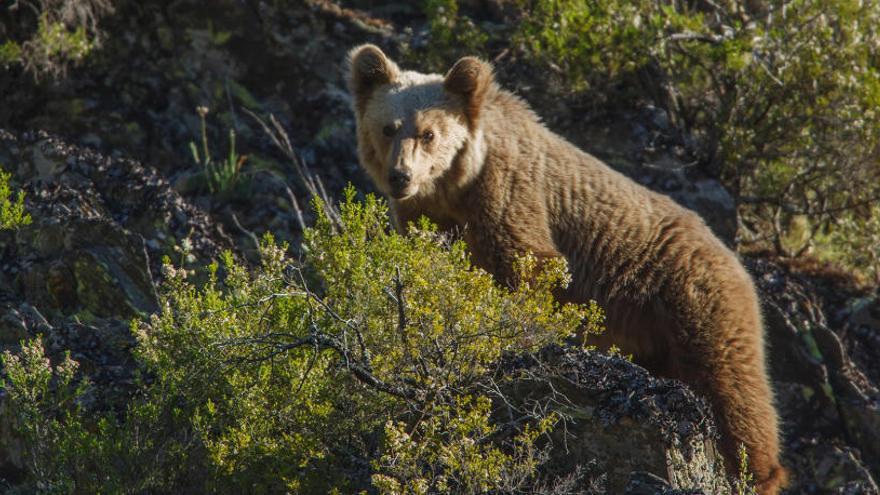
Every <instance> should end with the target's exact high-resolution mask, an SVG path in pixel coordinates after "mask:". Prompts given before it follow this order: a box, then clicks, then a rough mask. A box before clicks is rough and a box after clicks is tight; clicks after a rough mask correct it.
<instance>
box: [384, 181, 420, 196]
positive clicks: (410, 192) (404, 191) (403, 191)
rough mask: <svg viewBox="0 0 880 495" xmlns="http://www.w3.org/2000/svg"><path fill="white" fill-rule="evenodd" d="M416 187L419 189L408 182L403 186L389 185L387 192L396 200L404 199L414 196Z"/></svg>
mask: <svg viewBox="0 0 880 495" xmlns="http://www.w3.org/2000/svg"><path fill="white" fill-rule="evenodd" d="M418 189H419V188H418V186H416V185H415V184H412V183H410V184H407V185H406V186H404V187H391V188H390V193H389V194H390V195H391V197H392V198H394V199H397V200H400V199H406V198H409V197H412V196H414V195H415V194H416V192H418Z"/></svg>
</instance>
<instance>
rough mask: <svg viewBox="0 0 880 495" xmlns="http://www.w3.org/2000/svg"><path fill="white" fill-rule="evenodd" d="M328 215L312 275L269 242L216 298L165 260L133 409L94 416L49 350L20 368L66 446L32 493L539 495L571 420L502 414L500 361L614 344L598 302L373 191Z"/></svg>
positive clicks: (27, 355)
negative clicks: (550, 446) (534, 490)
mask: <svg viewBox="0 0 880 495" xmlns="http://www.w3.org/2000/svg"><path fill="white" fill-rule="evenodd" d="M316 209H317V212H318V221H317V223H316V225H315V226H314V227H313V228H311V229H309V230H307V232H306V233H305V241H304V245H303V252H304V254H303V258H302V260H301V261H298V262H295V261H294V260H292V259H291V258H289V257H288V255H287V254H286V252H287V251H286V249H285V247H284V246H278V245H276V244H275V242H274V241H273V240H272V238H271V236H269V237H266V238H265V240H264V242H263V244H262V247H261V260H262V261H261V264H260V266H259V267H257V268H255V269H253V270H248V269H247V268H246V267H245V266H243V265H242V264H240V263H238V262H237V261H236V260H235V258H234V256H233V255H232V254H231V253H226V254H225V255H224V256H223V257H222V259H220V260H218V262H217V263H214V264H212V265H210V266H209V267H208V268H207V279H208V282H207V284H204V285H202V286H197V285H195V284H194V283H193V282H191V281H190V279H191V277H192V274H191V273H189V272H187V271H185V270H182V269H178V268H175V267H174V266H172V265H171V264H170V263H166V265H165V268H164V278H165V283H164V284H163V289H162V294H161V300H162V301H161V302H162V310H161V311H160V312H159V313H158V314H155V315H153V316H152V317H150V318H149V319H148V320H145V321H141V322H134V323H133V330H134V331H135V333H136V335H137V337H138V345H137V347H136V350H135V353H136V356H137V358H138V361H139V363H140V364H141V367H142V375H141V379H140V380H139V384H140V385H139V388H138V392H137V393H136V394H134V396H133V397H132V398H131V400H130V402H129V403H128V405H126V406H125V407H122V408H121V410H122V411H123V412H122V413H120V414H113V413H111V412H107V413H101V412H100V411H93V410H89V409H88V407H86V406H85V405H84V404H81V402H82V401H81V400H79V398H81V397H83V396H84V393H83V390H86V389H87V387H88V383H87V382H83V381H79V382H77V381H76V380H74V378H73V377H74V373H73V372H72V371H71V370H72V369H73V365H72V364H71V365H65V366H62V367H60V368H56V369H54V370H53V368H52V367H51V366H49V365H48V360H46V358H45V355H44V354H43V353H42V351H41V348H40V347H39V342H38V341H36V342H31V343H27V344H25V346H24V347H23V351H22V353H21V354H18V355H15V354H8V355H7V357H6V363H7V364H6V368H7V370H8V371H7V373H8V375H9V379H8V381H7V383H6V388H7V390H8V391H9V392H8V393H9V394H10V397H13V400H12V401H11V402H10V403H9V404H10V407H9V409H8V411H9V414H11V415H13V416H14V417H16V418H17V423H16V424H17V425H18V426H17V430H16V431H18V432H20V433H22V432H23V433H26V434H30V433H28V432H33V431H40V432H44V433H43V434H44V435H46V433H45V432H47V431H48V432H51V435H49V436H48V439H47V440H42V441H40V442H28V443H27V445H34V446H38V445H48V446H47V447H46V448H40V449H39V450H38V451H36V450H35V453H36V454H39V455H33V456H32V457H33V459H34V461H33V462H32V463H31V464H29V465H28V466H27V476H28V480H29V482H30V483H31V486H40V483H42V481H40V480H43V479H57V480H58V482H57V483H56V482H53V483H54V484H53V486H58V487H59V489H58V491H59V492H61V493H73V492H82V490H83V489H86V490H87V491H89V492H95V493H97V492H101V493H116V492H118V491H120V490H121V491H125V489H119V488H118V487H120V486H128V487H136V488H137V490H140V491H153V492H156V491H159V492H180V491H198V492H211V493H239V492H241V491H247V492H248V493H278V492H291V493H316V492H327V491H331V490H337V491H339V492H346V493H348V492H353V491H357V490H360V489H365V488H368V487H370V486H371V485H372V486H373V488H375V489H376V490H378V491H379V492H381V493H426V492H431V493H485V492H503V491H505V490H508V491H510V490H511V489H513V488H512V487H515V488H516V489H517V490H519V492H522V490H526V491H527V487H528V486H530V485H529V484H530V483H537V482H538V479H537V478H538V475H537V471H536V467H537V466H538V465H540V463H541V462H542V461H543V460H544V459H545V458H546V456H545V454H544V453H545V451H544V447H542V446H539V445H538V441H539V438H540V437H541V435H543V434H544V433H546V432H548V431H549V430H550V429H551V428H552V427H553V426H554V424H555V423H556V422H557V421H559V420H560V418H559V417H558V416H557V415H556V414H553V413H549V412H542V411H545V409H544V408H535V410H530V411H521V414H520V415H519V417H518V418H517V419H516V421H513V422H511V423H510V424H507V423H506V422H505V421H510V420H509V419H506V420H499V419H496V418H495V417H494V416H493V415H492V409H493V406H492V404H493V400H496V401H497V400H501V399H503V397H502V396H499V394H500V393H501V392H499V390H502V389H503V387H498V383H496V382H494V381H491V380H498V378H497V376H498V374H497V373H494V371H495V368H494V367H495V366H496V365H497V364H496V363H498V362H499V359H500V357H501V356H502V354H503V353H508V352H511V353H528V352H533V351H537V350H538V349H540V348H541V347H543V346H545V345H548V344H554V343H561V342H562V341H563V340H564V339H566V338H568V337H571V336H572V335H574V334H575V333H576V332H578V331H579V330H581V329H582V328H584V324H583V322H585V321H586V322H591V323H590V324H588V325H587V330H586V331H587V332H590V331H598V325H599V324H601V313H600V312H599V311H598V309H597V308H595V307H594V308H593V309H591V308H590V307H585V306H576V305H560V304H559V303H557V302H556V301H555V300H554V298H553V296H552V293H553V290H554V289H556V288H558V287H559V286H560V284H562V285H564V284H565V283H567V281H568V280H569V276H568V274H567V272H566V270H565V264H564V263H563V262H561V261H552V262H548V263H543V264H539V263H537V261H536V259H535V258H534V257H531V256H525V257H523V258H522V259H521V261H520V263H519V273H520V275H521V278H520V282H519V283H518V284H517V286H516V287H515V288H513V289H510V288H506V287H501V286H499V285H497V284H496V283H495V282H494V281H493V279H492V277H491V276H490V275H489V274H488V273H486V272H484V271H482V270H479V269H477V268H474V267H473V266H471V265H470V262H469V259H468V255H467V251H466V249H465V246H464V244H462V243H461V242H457V241H450V240H447V239H446V238H444V236H442V235H441V234H440V233H438V232H437V231H436V230H435V228H434V227H432V226H431V225H430V224H428V223H427V222H422V223H420V224H419V225H414V226H413V229H414V233H413V234H412V235H410V236H406V237H404V236H401V235H399V234H397V233H396V232H394V231H393V230H391V229H390V228H389V225H388V219H387V209H386V206H385V205H384V203H382V202H381V201H380V200H378V199H375V198H373V197H371V196H370V197H367V198H366V199H365V200H364V201H362V202H361V201H356V200H355V199H354V191H353V190H352V189H349V190H348V191H347V195H346V199H345V201H344V202H342V204H341V205H340V208H339V210H338V217H335V216H334V217H331V216H330V215H328V214H327V212H326V208H325V206H324V205H323V203H322V202H321V201H316ZM333 218H338V221H337V220H333ZM20 356H24V357H20ZM65 363H67V361H65ZM34 377H36V378H34ZM492 377H495V378H492ZM34 380H37V381H38V382H39V383H38V386H35V385H34V384H33V381H34ZM34 389H37V390H39V391H41V392H39V393H36V394H35V393H31V392H29V391H30V390H34ZM50 391H51V393H50ZM53 394H54V395H53ZM59 394H60V395H59ZM57 397H62V398H61V399H58V398H57ZM68 397H69V398H70V399H68ZM499 421H501V422H499ZM45 424H49V425H51V428H50V429H47V428H45V427H43V425H45ZM502 432H503V434H502ZM84 445H87V446H88V448H86V447H84ZM122 446H137V448H127V449H124V448H120V447H122ZM416 453H423V454H424V455H421V454H419V455H416ZM47 472H50V473H59V474H58V475H55V476H54V477H46V476H45V475H44V474H43V473H47Z"/></svg>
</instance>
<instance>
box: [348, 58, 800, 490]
mask: <svg viewBox="0 0 880 495" xmlns="http://www.w3.org/2000/svg"><path fill="white" fill-rule="evenodd" d="M349 64H350V66H349V69H350V72H349V80H348V83H349V86H350V90H351V93H352V99H353V105H354V111H355V116H356V123H357V144H358V152H359V158H360V162H361V165H362V166H363V167H364V169H365V170H366V171H367V173H368V174H369V175H370V177H371V178H372V180H373V181H374V182H375V184H376V186H377V187H378V188H379V189H380V190H381V191H382V192H383V193H384V194H386V195H387V196H388V198H389V203H390V207H391V211H392V214H393V217H394V222H395V225H396V227H397V228H398V229H399V230H401V231H403V230H404V229H405V228H406V226H407V225H408V223H409V222H411V221H413V220H416V219H417V218H418V217H420V216H422V215H425V216H427V217H428V218H430V219H431V220H432V221H434V222H435V223H437V224H438V225H439V227H440V228H443V229H458V230H459V231H460V232H461V233H462V235H463V236H464V239H465V241H466V242H467V244H468V246H469V247H470V249H471V252H472V259H473V261H474V263H475V264H476V265H477V266H480V267H482V268H484V269H486V270H487V271H489V272H490V273H492V274H493V275H494V276H495V277H496V278H497V279H498V280H499V281H502V282H509V281H511V279H512V276H513V273H512V264H513V261H514V260H515V258H516V257H517V256H518V255H521V254H522V253H524V252H527V251H530V252H532V253H534V254H535V255H536V256H539V257H553V256H564V257H565V258H566V259H567V261H568V264H569V267H570V270H571V272H572V279H573V281H572V283H571V285H570V286H569V288H568V289H567V290H566V292H565V294H563V295H561V297H562V298H564V299H566V300H569V301H576V302H586V301H588V300H590V299H595V300H597V301H598V302H599V303H600V304H601V305H602V306H603V307H604V308H605V311H606V313H607V321H606V326H607V329H608V330H607V331H606V332H605V334H603V335H602V336H601V337H599V339H598V341H599V342H598V345H600V346H608V345H610V344H615V345H617V346H618V347H619V348H621V349H622V350H623V351H624V352H626V353H631V354H633V356H634V357H635V360H636V361H637V362H638V363H640V364H642V365H643V366H645V367H647V368H648V369H650V370H651V371H653V372H655V373H657V374H660V375H663V376H667V377H672V378H678V379H681V380H682V381H684V382H686V383H688V384H689V385H691V386H692V387H694V388H695V389H696V390H698V391H700V392H701V393H703V394H705V395H706V396H708V397H709V399H710V401H711V404H712V406H713V409H714V411H715V414H716V417H717V420H718V423H719V426H720V430H721V443H720V446H721V449H722V453H723V455H724V458H725V461H726V463H727V464H728V467H733V466H735V465H736V464H737V450H738V446H739V445H740V444H744V445H745V447H746V450H747V452H748V455H749V462H750V466H751V469H752V471H753V473H754V476H755V479H756V481H757V483H758V491H759V492H760V493H761V494H762V495H770V494H775V493H777V492H778V491H779V490H780V488H781V487H782V486H783V485H784V484H785V480H786V471H785V469H783V467H782V466H781V465H780V462H779V439H778V427H777V415H776V411H775V409H774V406H773V394H772V392H771V388H770V383H769V380H768V376H767V370H766V367H765V358H764V335H763V327H762V321H761V313H760V309H759V305H758V298H757V295H756V292H755V288H754V285H753V283H752V280H751V278H750V276H749V275H748V273H746V271H745V269H743V267H742V265H741V264H740V262H739V261H738V259H737V257H736V255H735V254H734V253H732V252H731V251H730V250H729V249H728V248H727V247H726V246H725V245H724V244H723V243H722V242H721V241H719V240H718V239H717V238H716V237H715V236H714V235H713V234H712V232H710V230H709V229H708V228H707V226H706V225H705V223H704V222H703V221H702V220H701V219H700V218H699V217H698V216H697V215H695V214H694V213H692V212H691V211H689V210H687V209H685V208H683V207H681V206H679V205H678V204H676V203H675V202H674V201H672V200H671V199H669V198H667V197H665V196H663V195H660V194H657V193H654V192H652V191H650V190H648V189H646V188H645V187H642V186H641V185H639V184H637V183H635V182H633V181H632V180H630V179H629V178H627V177H625V176H624V175H622V174H620V173H618V172H616V171H614V170H612V169H611V168H609V167H608V166H607V165H605V164H604V163H602V162H600V161H599V160H598V159H596V158H594V157H593V156H591V155H589V154H587V153H585V152H583V151H581V150H579V149H578V148H576V147H575V146H574V145H572V144H570V143H569V142H567V141H566V140H565V139H563V138H561V137H559V136H558V135H556V134H554V133H553V132H551V131H550V130H549V129H547V127H545V126H544V125H543V124H542V123H541V122H540V120H539V118H538V116H537V115H536V114H535V113H534V112H533V111H532V110H531V109H530V108H529V107H528V105H527V104H526V103H524V102H523V101H522V100H520V99H519V98H518V97H516V96H515V95H513V94H511V93H509V92H507V91H505V90H503V89H501V88H500V87H499V86H498V85H497V84H496V83H495V81H494V78H493V75H492V68H491V66H490V65H489V64H487V63H486V62H483V61H481V60H479V59H477V58H473V57H465V58H462V59H461V60H459V61H458V62H457V63H456V64H455V65H454V66H453V67H452V69H450V70H449V72H448V73H447V74H446V75H445V76H442V75H438V74H421V73H417V72H412V71H402V70H400V69H399V68H398V66H397V65H396V64H395V63H394V62H393V61H391V60H390V59H388V58H387V57H386V56H385V54H384V53H382V51H381V50H380V49H379V48H378V47H376V46H373V45H364V46H360V47H357V48H355V49H353V50H352V51H351V52H350V53H349Z"/></svg>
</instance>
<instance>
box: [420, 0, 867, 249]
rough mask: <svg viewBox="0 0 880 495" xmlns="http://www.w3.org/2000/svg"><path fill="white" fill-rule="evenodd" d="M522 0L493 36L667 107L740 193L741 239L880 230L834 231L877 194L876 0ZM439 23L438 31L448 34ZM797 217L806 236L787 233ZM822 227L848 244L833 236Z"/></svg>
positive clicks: (607, 89)
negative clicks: (509, 22) (804, 226)
mask: <svg viewBox="0 0 880 495" xmlns="http://www.w3.org/2000/svg"><path fill="white" fill-rule="evenodd" d="M452 3H455V2H452ZM515 5H516V6H517V7H518V8H519V11H518V14H517V15H516V16H513V18H514V20H513V25H512V26H511V27H510V28H509V29H508V30H507V31H504V32H502V33H500V36H498V37H497V39H495V40H494V41H496V42H498V43H500V44H501V46H504V44H505V43H507V44H511V42H508V41H505V40H506V39H510V40H512V44H513V48H519V49H521V51H522V52H523V53H524V55H525V56H526V59H527V60H529V61H530V63H533V64H535V65H537V66H539V67H546V68H548V69H555V70H554V71H553V72H558V73H561V76H562V78H563V79H564V80H565V81H566V83H567V84H566V85H567V89H568V90H573V91H587V92H588V93H589V94H590V97H591V98H592V99H593V100H595V101H615V98H617V99H618V101H620V100H619V98H620V97H621V96H623V97H624V98H625V100H624V101H627V102H631V101H633V99H637V98H640V99H643V100H645V99H646V100H648V101H650V102H652V103H654V104H655V105H657V106H659V107H661V108H663V109H665V110H666V112H667V114H668V116H669V117H670V119H669V120H670V122H671V125H672V127H673V129H674V130H675V131H676V133H677V134H678V135H679V137H680V139H681V141H682V142H684V143H685V144H686V145H687V148H688V150H689V152H690V153H691V154H692V155H693V156H694V158H695V159H696V162H697V163H698V164H699V165H700V166H702V167H703V168H704V169H705V170H706V171H708V172H709V173H710V174H712V175H716V176H718V177H720V178H721V179H722V181H723V182H724V183H725V185H726V186H727V187H728V189H730V190H731V192H732V193H733V194H734V196H735V198H736V199H737V201H738V204H739V214H740V217H741V220H742V221H741V222H740V223H741V225H742V226H743V229H742V232H741V234H742V238H743V240H744V241H747V242H749V243H751V244H753V245H756V247H769V248H772V249H775V250H776V251H777V252H779V253H780V254H784V255H793V254H798V253H800V252H803V251H805V250H808V249H815V250H817V251H818V252H819V253H820V254H821V253H822V252H836V251H843V252H854V251H858V250H859V246H864V245H865V244H866V243H870V238H871V237H873V236H876V235H877V231H876V227H871V225H875V224H876V222H873V223H871V222H868V224H866V226H865V227H866V228H868V229H874V230H868V231H853V230H849V231H848V235H846V236H843V235H834V234H831V233H832V232H834V231H835V230H837V229H839V228H840V227H839V225H840V224H841V223H846V222H851V221H855V222H856V223H858V222H859V221H858V220H856V219H854V217H853V215H855V216H856V217H859V218H864V217H865V215H864V212H863V210H864V208H865V207H866V206H869V205H870V204H872V203H875V204H876V202H878V201H880V28H878V26H880V4H877V3H876V2H860V1H858V0H833V1H831V2H826V1H822V0H797V1H785V2H781V1H760V2H746V3H743V2H734V1H720V2H683V1H678V0H664V1H661V2H655V1H648V0H638V1H634V2H633V1H608V2H604V1H603V2H600V1H596V0H575V1H560V0H518V1H517V2H515ZM444 9H445V10H446V11H450V12H457V10H456V8H455V7H453V6H445V7H444ZM461 17H463V16H462V15H461V14H458V15H457V18H459V19H460V18H461ZM461 22H464V21H461V20H459V21H457V23H461ZM435 25H436V22H435V21H433V20H432V21H431V27H432V28H433V29H434V30H435V31H436V32H437V33H438V34H437V35H436V37H437V38H439V39H444V38H446V37H448V32H447V30H446V28H443V27H442V26H441V27H440V28H437V27H436V26H435ZM486 33H489V31H486ZM440 46H441V48H442V47H443V46H445V45H444V44H443V43H440ZM441 51H442V50H441ZM450 62H451V61H449V60H448V61H447V63H450ZM621 87H623V88H626V90H625V91H624V93H623V94H622V95H621V94H617V93H619V89H620V88H621ZM801 217H802V218H805V219H807V221H808V225H807V229H806V237H805V239H804V241H803V242H802V243H801V244H799V245H795V246H791V245H788V244H787V243H786V242H784V239H786V238H791V235H790V234H791V232H790V231H791V230H792V229H794V228H800V227H798V226H797V225H795V224H796V223H797V221H796V219H797V218H801ZM842 219H850V220H845V221H844V222H842V221H841V220H842ZM820 235H821V236H822V239H824V241H825V242H826V243H827V242H828V240H833V242H835V243H842V244H838V245H834V246H831V245H827V244H823V243H822V242H820V240H819V239H818V238H817V236H820ZM844 258H846V257H844Z"/></svg>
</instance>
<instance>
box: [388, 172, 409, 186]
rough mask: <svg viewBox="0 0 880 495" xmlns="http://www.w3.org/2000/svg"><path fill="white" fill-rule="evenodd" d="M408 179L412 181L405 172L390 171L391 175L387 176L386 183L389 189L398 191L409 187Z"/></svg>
mask: <svg viewBox="0 0 880 495" xmlns="http://www.w3.org/2000/svg"><path fill="white" fill-rule="evenodd" d="M410 179H412V175H411V174H410V173H409V172H407V171H406V170H398V169H392V170H391V173H390V174H388V183H389V184H390V185H391V187H393V188H394V189H398V190H400V189H403V188H405V187H406V186H407V185H409V181H410Z"/></svg>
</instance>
